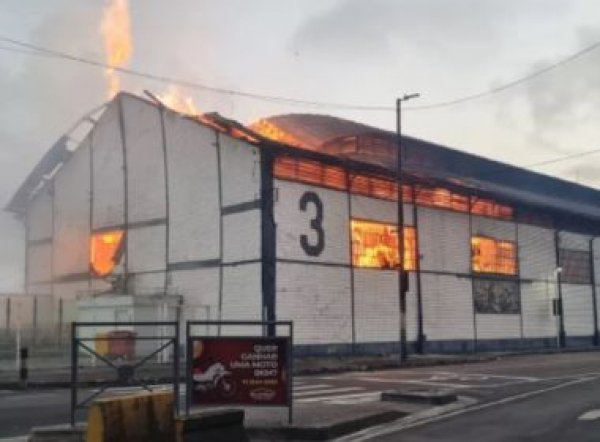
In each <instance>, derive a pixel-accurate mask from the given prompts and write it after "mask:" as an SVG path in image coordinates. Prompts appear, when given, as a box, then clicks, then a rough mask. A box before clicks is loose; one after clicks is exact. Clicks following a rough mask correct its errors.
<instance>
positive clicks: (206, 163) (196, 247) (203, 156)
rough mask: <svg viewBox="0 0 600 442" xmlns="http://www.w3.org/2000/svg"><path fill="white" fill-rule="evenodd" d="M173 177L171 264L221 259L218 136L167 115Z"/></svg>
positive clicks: (169, 172) (170, 192)
mask: <svg viewBox="0 0 600 442" xmlns="http://www.w3.org/2000/svg"><path fill="white" fill-rule="evenodd" d="M165 132H166V137H167V159H168V174H169V223H170V240H169V243H170V245H169V249H170V250H169V256H170V260H171V262H182V261H194V260H206V259H217V258H218V257H219V214H220V212H219V184H218V170H217V150H216V145H215V143H216V135H215V132H214V131H213V130H212V129H208V128H207V127H205V126H202V125H200V124H198V123H196V122H193V121H191V120H189V119H185V118H182V117H181V116H178V115H177V114H174V113H172V112H166V113H165Z"/></svg>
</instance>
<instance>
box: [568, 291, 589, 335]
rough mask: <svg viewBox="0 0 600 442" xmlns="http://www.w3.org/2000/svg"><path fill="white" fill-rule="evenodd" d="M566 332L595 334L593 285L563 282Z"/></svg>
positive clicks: (570, 333) (569, 333) (571, 333)
mask: <svg viewBox="0 0 600 442" xmlns="http://www.w3.org/2000/svg"><path fill="white" fill-rule="evenodd" d="M562 297H563V311H564V318H565V333H566V335H567V337H569V336H592V335H593V334H594V308H593V303H592V287H591V286H589V285H580V284H577V285H576V284H562Z"/></svg>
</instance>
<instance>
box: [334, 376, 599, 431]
mask: <svg viewBox="0 0 600 442" xmlns="http://www.w3.org/2000/svg"><path fill="white" fill-rule="evenodd" d="M597 379H598V377H586V378H580V379H575V380H573V381H569V382H565V383H563V384H558V385H553V386H552V387H547V388H541V389H539V390H533V391H528V392H525V393H520V394H516V395H514V396H509V397H506V398H503V399H500V400H497V401H494V402H487V403H485V404H481V405H473V406H467V407H466V408H462V409H460V410H456V411H450V412H449V413H445V414H441V415H439V416H433V417H429V418H425V419H421V420H417V421H416V422H415V421H410V418H408V419H399V420H398V421H396V422H397V423H396V424H393V423H392V424H390V423H388V424H385V425H380V426H378V427H372V428H370V429H366V430H363V431H361V432H359V433H355V434H354V435H350V436H344V437H341V438H339V439H335V440H336V441H339V442H341V441H344V442H362V441H367V440H372V439H373V438H376V437H380V436H385V435H389V434H393V433H395V432H397V431H400V430H407V429H409V428H415V427H420V426H422V425H425V424H428V423H431V422H436V421H440V420H444V419H448V418H451V417H454V416H459V415H461V414H466V413H472V412H474V411H479V410H484V409H486V408H490V407H494V406H496V405H504V404H507V403H510V402H514V401H518V400H521V399H527V398H530V397H533V396H538V395H540V394H544V393H547V392H549V391H553V390H559V389H561V388H565V387H569V386H571V385H576V384H581V383H584V382H589V381H593V380H597Z"/></svg>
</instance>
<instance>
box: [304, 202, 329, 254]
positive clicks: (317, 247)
mask: <svg viewBox="0 0 600 442" xmlns="http://www.w3.org/2000/svg"><path fill="white" fill-rule="evenodd" d="M308 203H313V204H314V206H315V210H316V213H315V217H314V218H313V219H311V220H310V228H311V229H313V230H314V231H315V232H317V243H316V244H311V243H309V242H308V236H307V235H300V245H301V246H302V250H304V252H305V253H306V254H307V255H309V256H319V255H320V254H321V252H323V249H324V248H325V231H324V230H323V202H322V201H321V198H319V195H317V194H316V193H315V192H305V193H304V194H303V195H302V197H301V198H300V210H302V211H303V212H306V206H307V205H308Z"/></svg>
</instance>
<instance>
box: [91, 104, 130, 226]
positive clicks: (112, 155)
mask: <svg viewBox="0 0 600 442" xmlns="http://www.w3.org/2000/svg"><path fill="white" fill-rule="evenodd" d="M119 114H120V112H119V105H118V101H116V100H115V101H112V102H111V103H110V104H109V105H108V107H107V108H106V110H105V111H104V113H103V114H102V116H101V117H100V119H99V120H98V123H97V124H96V126H95V127H94V129H93V131H94V133H93V141H92V142H93V148H92V161H93V182H92V188H93V196H92V213H93V219H92V226H93V228H94V229H97V228H102V227H109V226H110V227H112V226H119V225H122V224H123V223H124V222H125V217H124V184H123V143H122V139H121V129H120V123H119Z"/></svg>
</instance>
